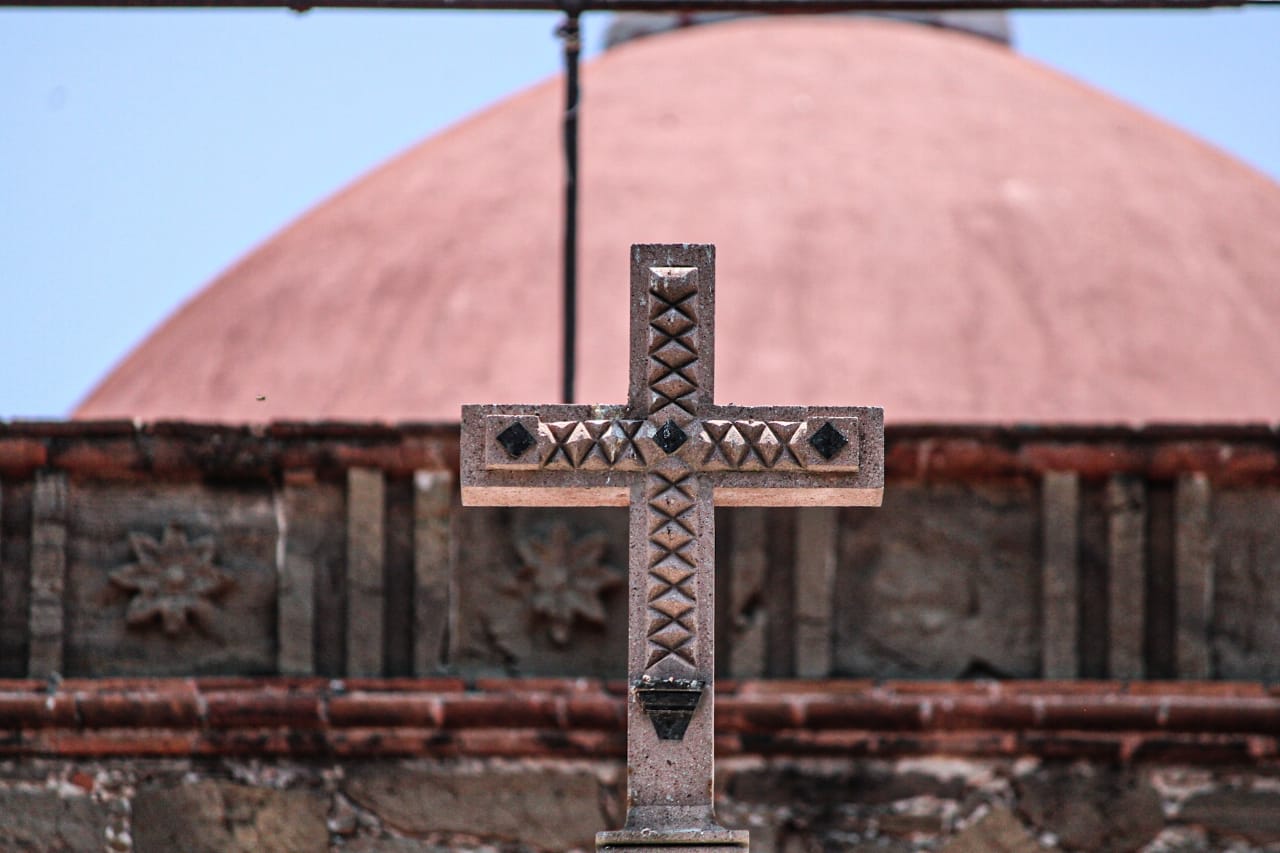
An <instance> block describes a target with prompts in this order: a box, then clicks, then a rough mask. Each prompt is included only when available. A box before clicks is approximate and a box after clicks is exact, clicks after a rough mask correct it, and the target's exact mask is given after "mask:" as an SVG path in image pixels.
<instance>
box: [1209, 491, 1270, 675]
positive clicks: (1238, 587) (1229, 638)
mask: <svg viewBox="0 0 1280 853" xmlns="http://www.w3.org/2000/svg"><path fill="white" fill-rule="evenodd" d="M1213 538H1214V541H1215V542H1216V543H1217V547H1216V549H1215V554H1214V595H1213V625H1214V631H1213V653H1214V660H1215V663H1216V666H1217V669H1216V675H1217V676H1218V677H1219V678H1240V679H1254V678H1256V679H1263V680H1275V679H1277V678H1280V619H1277V618H1275V615H1276V614H1277V613H1280V583H1276V572H1277V568H1280V492H1274V491H1270V490H1262V489H1239V490H1230V491H1220V492H1218V494H1217V495H1216V496H1215V501H1214V513H1213Z"/></svg>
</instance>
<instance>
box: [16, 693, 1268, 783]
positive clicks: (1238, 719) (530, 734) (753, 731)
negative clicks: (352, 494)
mask: <svg viewBox="0 0 1280 853" xmlns="http://www.w3.org/2000/svg"><path fill="white" fill-rule="evenodd" d="M624 689H625V686H624V685H622V684H619V683H611V682H601V681H595V680H557V679H528V680H503V679H490V680H480V681H476V682H471V683H464V682H463V681H461V680H458V679H448V678H443V679H425V680H422V679H384V680H356V679H351V680H347V681H327V680H323V679H278V678H272V679H252V678H234V679H221V678H212V679H201V678H196V679H100V680H67V681H65V682H62V683H61V684H59V685H58V686H56V687H54V688H49V687H48V686H47V685H46V684H44V683H42V682H36V681H0V754H3V755H10V756H36V755H40V756H82V757H83V756H113V755H114V756H123V755H130V756H175V757H176V756H216V755H283V756H295V757H316V758H324V757H331V758H342V757H359V756H384V755H401V756H432V757H447V756H498V757H501V756H508V757H523V756H544V757H583V758H587V757H590V758H618V757H621V756H622V755H623V753H624V751H625V750H624V746H625V744H624V714H623V696H622V693H623V690H624ZM716 713H717V720H716V743H717V750H718V753H719V754H721V755H726V756H727V755H744V754H747V755H751V754H754V755H784V756H785V755H841V756H860V755H862V756H885V757H889V756H903V755H924V754H955V755H969V756H1009V757H1014V756H1021V755H1037V756H1041V757H1051V758H1076V757H1088V758H1092V759H1095V760H1110V761H1117V762H1127V761H1143V760H1170V761H1173V760H1176V761H1181V762H1191V763H1202V762H1215V763H1216V762H1232V763H1237V762H1244V763H1256V762H1262V761H1273V760H1275V759H1276V758H1277V744H1278V743H1280V740H1278V739H1280V690H1277V689H1275V688H1268V687H1266V686H1264V685H1261V684H1257V683H1240V682H1144V683H1133V684H1124V683H1118V682H1043V681H1034V682H1000V683H995V682H888V683H870V682H865V681H840V680H828V681H745V682H724V683H722V684H721V685H720V686H719V689H718V696H717V705H716Z"/></svg>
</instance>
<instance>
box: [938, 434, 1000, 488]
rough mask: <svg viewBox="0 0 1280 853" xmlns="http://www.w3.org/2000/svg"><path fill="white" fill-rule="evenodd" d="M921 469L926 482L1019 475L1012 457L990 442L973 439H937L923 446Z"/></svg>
mask: <svg viewBox="0 0 1280 853" xmlns="http://www.w3.org/2000/svg"><path fill="white" fill-rule="evenodd" d="M922 457H923V462H922V465H923V470H922V471H921V474H922V475H923V476H924V477H925V478H926V479H936V478H946V479H967V478H971V477H972V478H980V479H986V478H989V477H1007V476H1013V475H1018V474H1021V473H1023V465H1022V461H1021V460H1020V459H1019V458H1018V457H1017V455H1016V454H1014V453H1011V452H1009V451H1008V450H1006V449H1004V448H1003V447H1000V446H999V445H995V444H993V443H990V442H985V441H980V440H975V439H939V440H936V441H932V442H928V443H926V445H925V447H924V452H923V454H922Z"/></svg>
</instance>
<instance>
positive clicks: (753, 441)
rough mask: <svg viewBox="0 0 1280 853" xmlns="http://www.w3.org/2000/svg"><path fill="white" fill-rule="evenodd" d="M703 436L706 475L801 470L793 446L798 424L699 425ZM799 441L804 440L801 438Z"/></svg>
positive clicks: (740, 423) (747, 422) (725, 423)
mask: <svg viewBox="0 0 1280 853" xmlns="http://www.w3.org/2000/svg"><path fill="white" fill-rule="evenodd" d="M702 429H703V431H704V432H705V433H706V441H705V446H706V447H707V450H706V455H705V456H704V458H703V459H702V460H701V462H702V465H701V468H702V469H703V470H707V471H726V470H728V471H760V470H765V469H788V468H799V467H802V464H801V462H800V457H799V456H798V455H797V454H796V452H795V449H794V448H795V447H797V446H798V444H796V443H793V442H794V441H795V440H796V438H797V436H796V433H797V432H798V431H799V429H800V423H799V422H798V421H717V420H707V421H703V422H702ZM799 440H800V441H803V440H804V438H803V436H801V437H800V438H799Z"/></svg>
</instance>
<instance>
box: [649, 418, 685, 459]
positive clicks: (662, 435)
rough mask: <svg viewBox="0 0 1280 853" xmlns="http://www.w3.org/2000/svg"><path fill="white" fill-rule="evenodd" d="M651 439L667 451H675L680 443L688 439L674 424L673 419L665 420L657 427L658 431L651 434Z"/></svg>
mask: <svg viewBox="0 0 1280 853" xmlns="http://www.w3.org/2000/svg"><path fill="white" fill-rule="evenodd" d="M653 440H654V441H656V442H657V443H658V446H659V447H661V448H662V449H663V450H664V451H666V452H667V453H675V452H676V450H677V449H678V448H679V447H680V445H682V444H684V443H685V442H686V441H688V440H689V436H687V435H685V434H684V430H682V429H680V427H678V426H676V422H675V421H667V422H666V423H665V424H663V425H662V426H660V427H658V431H657V432H655V433H654V434H653Z"/></svg>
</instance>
